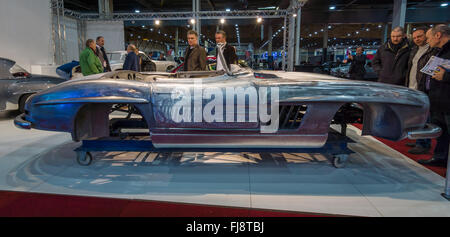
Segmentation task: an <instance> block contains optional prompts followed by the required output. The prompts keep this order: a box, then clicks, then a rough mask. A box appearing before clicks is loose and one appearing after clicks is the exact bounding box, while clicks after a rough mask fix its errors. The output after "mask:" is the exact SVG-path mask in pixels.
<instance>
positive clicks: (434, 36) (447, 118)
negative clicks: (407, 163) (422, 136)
mask: <svg viewBox="0 0 450 237" xmlns="http://www.w3.org/2000/svg"><path fill="white" fill-rule="evenodd" d="M449 39H450V28H449V27H448V26H447V25H444V24H441V25H436V26H435V27H433V28H431V29H429V30H428V31H427V43H428V44H429V45H430V47H431V48H436V50H437V54H435V57H437V59H438V60H442V62H445V61H446V60H449V59H450V42H449ZM430 60H431V59H430ZM447 62H448V61H447ZM444 64H445V63H444ZM425 88H426V90H428V91H429V94H428V95H429V98H430V113H431V122H432V123H433V124H436V125H438V126H440V127H441V128H442V135H441V136H440V137H439V138H438V139H437V145H436V148H435V150H434V155H433V157H432V158H431V159H429V160H419V163H421V164H427V165H435V166H442V167H446V166H447V160H448V152H449V142H450V133H449V127H450V72H449V68H448V65H440V66H437V67H436V69H435V70H434V73H433V75H432V76H428V77H427V78H426V81H425Z"/></svg>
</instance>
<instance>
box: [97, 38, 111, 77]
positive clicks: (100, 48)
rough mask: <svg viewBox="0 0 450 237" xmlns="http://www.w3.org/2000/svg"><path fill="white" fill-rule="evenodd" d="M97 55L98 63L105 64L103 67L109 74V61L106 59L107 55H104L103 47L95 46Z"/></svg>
mask: <svg viewBox="0 0 450 237" xmlns="http://www.w3.org/2000/svg"><path fill="white" fill-rule="evenodd" d="M97 55H98V57H99V58H100V57H101V58H100V61H101V62H102V63H103V62H106V67H105V72H110V71H111V65H110V64H109V59H108V55H107V54H106V51H105V48H104V47H100V46H99V45H97Z"/></svg>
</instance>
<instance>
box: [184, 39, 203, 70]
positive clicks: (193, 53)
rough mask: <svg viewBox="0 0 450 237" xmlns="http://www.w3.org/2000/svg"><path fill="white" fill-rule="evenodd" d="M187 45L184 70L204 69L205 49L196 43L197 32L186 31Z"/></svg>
mask: <svg viewBox="0 0 450 237" xmlns="http://www.w3.org/2000/svg"><path fill="white" fill-rule="evenodd" d="M187 39H188V44H189V46H188V47H187V49H186V52H185V54H184V71H206V50H205V49H204V48H203V47H201V46H200V45H198V34H197V32H195V31H193V30H190V31H188V33H187Z"/></svg>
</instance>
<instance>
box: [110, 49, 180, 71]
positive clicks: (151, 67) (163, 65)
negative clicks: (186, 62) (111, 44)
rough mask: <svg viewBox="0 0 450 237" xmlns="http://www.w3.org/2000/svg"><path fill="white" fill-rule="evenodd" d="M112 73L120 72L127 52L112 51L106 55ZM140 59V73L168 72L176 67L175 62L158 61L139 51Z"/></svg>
mask: <svg viewBox="0 0 450 237" xmlns="http://www.w3.org/2000/svg"><path fill="white" fill-rule="evenodd" d="M107 55H108V59H109V63H110V65H111V70H112V71H117V70H122V67H123V63H124V62H125V58H126V57H127V51H114V52H110V53H107ZM139 56H140V57H141V58H142V66H141V71H143V72H155V71H156V72H170V71H171V70H173V69H174V68H176V67H177V66H178V64H177V63H176V62H175V61H168V60H165V61H159V60H153V59H151V58H150V57H148V56H147V55H146V54H145V53H144V52H142V51H139Z"/></svg>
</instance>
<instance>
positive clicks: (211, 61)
mask: <svg viewBox="0 0 450 237" xmlns="http://www.w3.org/2000/svg"><path fill="white" fill-rule="evenodd" d="M180 60H181V61H182V63H180V64H179V65H178V66H177V67H176V68H174V69H173V70H172V71H170V72H171V73H176V72H182V71H183V68H184V58H180ZM206 66H207V68H208V71H214V70H216V57H215V56H207V57H206Z"/></svg>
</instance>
